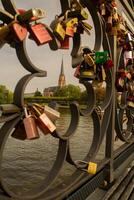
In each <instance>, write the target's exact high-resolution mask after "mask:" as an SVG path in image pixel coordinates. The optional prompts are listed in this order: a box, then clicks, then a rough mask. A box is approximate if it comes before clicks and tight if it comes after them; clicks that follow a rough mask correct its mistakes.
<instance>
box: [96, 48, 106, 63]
mask: <svg viewBox="0 0 134 200" xmlns="http://www.w3.org/2000/svg"><path fill="white" fill-rule="evenodd" d="M107 60H108V51H102V52H99V51H98V52H95V63H96V64H104V63H105V62H106V61H107Z"/></svg>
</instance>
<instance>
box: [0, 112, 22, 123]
mask: <svg viewBox="0 0 134 200" xmlns="http://www.w3.org/2000/svg"><path fill="white" fill-rule="evenodd" d="M18 116H20V113H15V114H10V115H5V116H1V117H0V123H5V122H8V121H11V120H13V119H15V118H16V117H18Z"/></svg>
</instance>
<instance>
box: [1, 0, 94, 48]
mask: <svg viewBox="0 0 134 200" xmlns="http://www.w3.org/2000/svg"><path fill="white" fill-rule="evenodd" d="M2 3H3V2H2ZM3 4H4V3H3ZM4 7H5V8H6V5H5V4H4ZM7 10H8V9H7ZM0 15H1V16H2V21H3V23H2V24H0V41H1V46H2V45H3V44H4V43H6V42H7V43H9V44H12V43H13V42H22V41H23V40H24V39H26V37H27V35H28V37H29V39H32V40H34V41H35V42H36V44H37V45H43V44H46V43H49V45H50V48H51V49H52V50H55V49H58V48H61V49H69V38H70V37H71V38H73V36H74V34H75V33H79V34H82V33H84V31H86V32H87V33H88V34H90V30H91V29H92V27H91V26H90V25H89V24H88V23H87V22H86V21H85V20H87V19H88V13H87V12H86V11H85V9H84V8H83V7H82V5H81V4H80V3H79V2H78V1H72V3H71V4H70V7H69V8H68V9H67V10H66V12H65V13H61V14H60V15H56V17H55V19H54V20H53V22H52V23H51V24H50V27H49V26H47V25H46V24H44V23H41V22H40V21H39V20H40V19H42V18H44V17H45V11H44V10H42V9H39V8H34V9H30V10H27V11H26V10H24V9H17V10H16V12H15V13H10V12H7V11H3V10H0Z"/></svg>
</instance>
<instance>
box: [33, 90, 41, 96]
mask: <svg viewBox="0 0 134 200" xmlns="http://www.w3.org/2000/svg"><path fill="white" fill-rule="evenodd" d="M34 97H42V94H41V92H40V91H39V90H38V88H37V90H36V91H35V93H34Z"/></svg>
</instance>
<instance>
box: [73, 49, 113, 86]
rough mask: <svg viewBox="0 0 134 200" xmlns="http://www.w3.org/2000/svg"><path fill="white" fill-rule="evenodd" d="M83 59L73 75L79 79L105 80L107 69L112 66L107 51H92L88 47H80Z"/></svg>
mask: <svg viewBox="0 0 134 200" xmlns="http://www.w3.org/2000/svg"><path fill="white" fill-rule="evenodd" d="M82 55H83V60H82V62H81V63H80V65H78V66H77V68H76V71H75V73H74V76H75V77H77V78H79V80H80V82H81V81H92V80H95V81H98V82H103V81H105V80H106V72H107V70H109V69H111V68H112V67H113V62H112V60H111V59H110V57H109V54H108V51H102V52H94V51H91V49H89V48H83V49H82Z"/></svg>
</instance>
